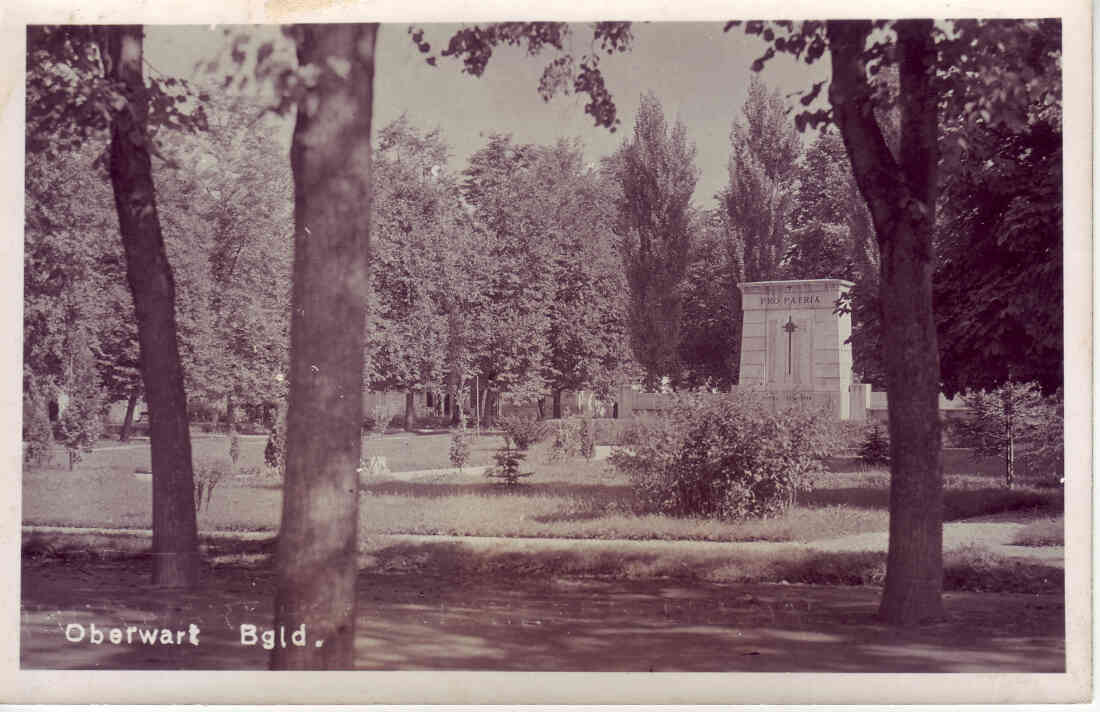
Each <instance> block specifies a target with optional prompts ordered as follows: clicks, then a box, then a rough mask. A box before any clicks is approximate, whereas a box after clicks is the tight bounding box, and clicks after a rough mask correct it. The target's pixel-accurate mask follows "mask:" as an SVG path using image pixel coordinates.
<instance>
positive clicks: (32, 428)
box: [23, 396, 53, 468]
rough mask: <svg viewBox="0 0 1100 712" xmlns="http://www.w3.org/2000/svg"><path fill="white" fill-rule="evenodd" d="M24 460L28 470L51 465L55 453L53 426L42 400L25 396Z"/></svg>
mask: <svg viewBox="0 0 1100 712" xmlns="http://www.w3.org/2000/svg"><path fill="white" fill-rule="evenodd" d="M23 442H25V443H26V446H25V447H24V449H23V460H24V463H25V465H26V467H27V468H33V467H42V466H44V465H46V464H48V463H49V461H50V459H51V453H52V451H53V426H52V425H51V424H50V416H49V412H48V410H47V408H46V403H45V401H44V400H42V399H41V398H36V397H33V396H23Z"/></svg>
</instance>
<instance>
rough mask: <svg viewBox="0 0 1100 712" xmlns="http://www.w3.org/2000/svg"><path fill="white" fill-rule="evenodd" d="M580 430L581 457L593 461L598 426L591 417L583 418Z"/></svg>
mask: <svg viewBox="0 0 1100 712" xmlns="http://www.w3.org/2000/svg"><path fill="white" fill-rule="evenodd" d="M579 430H580V451H581V457H583V458H584V459H585V460H588V461H589V462H591V461H592V458H593V457H595V455H596V426H595V425H594V424H593V423H592V419H591V418H582V419H581V422H580V427H579Z"/></svg>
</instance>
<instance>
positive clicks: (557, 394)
mask: <svg viewBox="0 0 1100 712" xmlns="http://www.w3.org/2000/svg"><path fill="white" fill-rule="evenodd" d="M554 417H555V418H561V389H560V388H555V389H554Z"/></svg>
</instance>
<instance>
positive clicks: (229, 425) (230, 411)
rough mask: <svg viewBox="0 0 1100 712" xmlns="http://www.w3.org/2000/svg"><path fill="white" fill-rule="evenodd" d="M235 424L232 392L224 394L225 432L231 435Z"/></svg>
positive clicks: (235, 412)
mask: <svg viewBox="0 0 1100 712" xmlns="http://www.w3.org/2000/svg"><path fill="white" fill-rule="evenodd" d="M236 425H237V409H236V408H235V407H234V403H233V394H232V393H228V394H226V396H225V432H226V433H228V434H230V435H232V434H233V431H235V430H236V429H237V428H236Z"/></svg>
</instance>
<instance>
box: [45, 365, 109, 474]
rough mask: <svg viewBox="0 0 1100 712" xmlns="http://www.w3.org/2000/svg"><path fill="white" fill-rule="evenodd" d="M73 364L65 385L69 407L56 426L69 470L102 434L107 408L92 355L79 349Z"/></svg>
mask: <svg viewBox="0 0 1100 712" xmlns="http://www.w3.org/2000/svg"><path fill="white" fill-rule="evenodd" d="M75 361H76V363H75V366H74V369H73V376H72V378H71V379H70V382H69V384H68V390H69V404H68V405H67V406H66V407H65V410H64V411H63V412H62V413H61V417H60V418H59V419H58V424H57V427H58V437H59V439H60V440H61V442H62V443H63V444H64V445H65V449H66V450H68V452H69V469H70V470H71V469H73V467H74V466H75V465H76V463H78V462H80V459H81V456H82V454H83V453H84V452H85V451H87V450H90V449H91V447H92V445H94V444H95V441H96V440H98V439H99V436H100V435H102V434H103V415H104V411H105V410H106V406H107V404H106V399H105V398H104V395H103V390H102V388H101V387H100V385H99V373H98V372H97V371H96V369H95V362H94V361H93V360H92V355H91V351H90V350H87V349H80V348H78V349H77V357H76V359H75Z"/></svg>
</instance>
